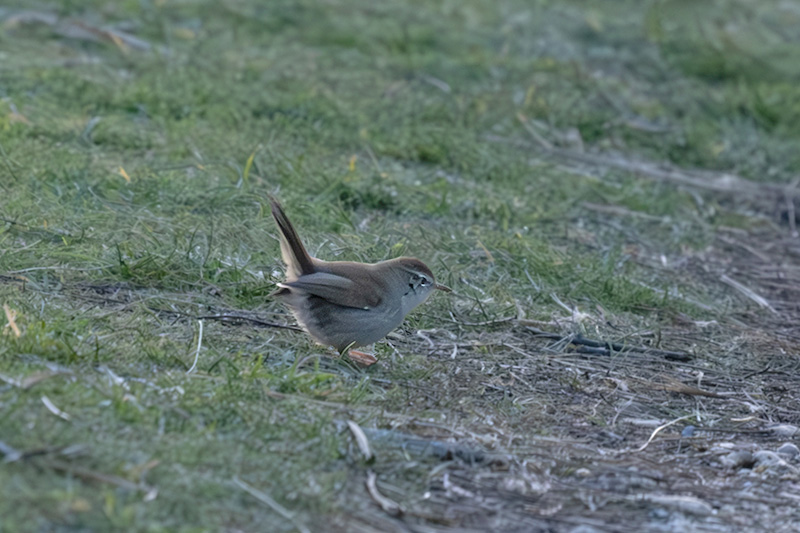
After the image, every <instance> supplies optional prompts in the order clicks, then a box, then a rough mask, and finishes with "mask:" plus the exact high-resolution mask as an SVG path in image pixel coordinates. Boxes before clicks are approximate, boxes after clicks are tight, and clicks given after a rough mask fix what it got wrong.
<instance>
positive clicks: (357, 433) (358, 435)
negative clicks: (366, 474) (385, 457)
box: [347, 420, 375, 462]
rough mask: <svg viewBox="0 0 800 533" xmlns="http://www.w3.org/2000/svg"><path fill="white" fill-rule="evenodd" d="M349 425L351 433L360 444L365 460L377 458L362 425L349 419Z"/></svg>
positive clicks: (359, 447)
mask: <svg viewBox="0 0 800 533" xmlns="http://www.w3.org/2000/svg"><path fill="white" fill-rule="evenodd" d="M347 427H348V428H349V429H350V433H352V434H353V438H355V439H356V444H357V445H358V449H359V450H360V451H361V455H363V456H364V460H365V461H367V462H369V461H372V460H373V459H375V455H374V454H373V453H372V448H370V445H369V440H368V439H367V436H366V435H365V434H364V431H363V430H362V429H361V426H359V425H358V424H356V423H355V422H354V421H352V420H348V421H347Z"/></svg>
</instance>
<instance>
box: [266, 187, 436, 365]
mask: <svg viewBox="0 0 800 533" xmlns="http://www.w3.org/2000/svg"><path fill="white" fill-rule="evenodd" d="M270 205H271V208H272V216H273V218H274V219H275V223H276V224H277V225H278V230H279V235H280V243H281V256H282V258H283V262H284V263H286V281H284V282H282V283H279V284H278V290H276V291H275V292H274V293H273V295H274V296H275V297H276V298H278V299H279V300H281V301H282V302H283V303H284V304H285V305H286V306H287V307H288V308H289V310H290V311H291V312H292V314H293V315H294V316H295V318H296V319H297V321H298V323H299V324H300V325H301V326H302V327H303V329H304V330H306V331H307V332H308V334H309V335H311V337H312V338H313V339H314V340H316V341H317V342H319V343H320V344H326V345H330V346H333V347H335V348H336V349H337V350H339V351H340V352H341V351H343V350H345V349H347V348H352V347H356V346H364V345H367V344H372V343H373V342H375V341H378V340H380V339H382V338H383V337H385V336H386V334H387V333H389V332H390V331H392V330H393V329H394V328H396V327H397V326H399V325H400V324H401V323H402V322H403V319H404V318H405V316H406V315H407V314H408V313H409V312H410V311H411V310H412V309H414V308H415V307H416V306H418V305H419V304H421V303H422V302H424V301H425V300H426V299H427V298H428V296H430V293H431V292H432V291H433V290H434V289H440V290H445V291H449V290H450V289H448V288H447V287H445V286H443V285H438V284H437V283H436V281H435V279H434V276H433V273H432V272H431V270H430V269H429V268H428V267H427V266H426V265H425V263H423V262H422V261H420V260H419V259H416V258H413V257H398V258H396V259H390V260H388V261H381V262H379V263H373V264H369V263H356V262H351V261H322V260H321V259H317V258H314V257H311V256H310V255H309V253H308V251H307V250H306V248H305V246H303V242H302V241H301V240H300V237H299V236H298V234H297V231H295V229H294V227H293V226H292V223H291V222H290V221H289V218H288V217H287V216H286V213H285V212H284V211H283V208H282V207H281V205H280V204H279V203H278V201H277V200H275V199H274V198H272V197H270Z"/></svg>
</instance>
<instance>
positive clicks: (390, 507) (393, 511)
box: [366, 470, 405, 516]
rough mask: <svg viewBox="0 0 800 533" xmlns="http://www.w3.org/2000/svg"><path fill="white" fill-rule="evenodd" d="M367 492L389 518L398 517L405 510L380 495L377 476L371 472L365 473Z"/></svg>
mask: <svg viewBox="0 0 800 533" xmlns="http://www.w3.org/2000/svg"><path fill="white" fill-rule="evenodd" d="M366 485H367V492H369V495H370V497H371V498H372V499H373V500H374V501H375V503H377V504H378V506H380V508H381V509H383V511H384V512H385V513H387V514H389V515H391V516H400V515H402V514H403V513H404V512H405V510H404V509H403V507H402V506H401V505H400V504H399V503H397V502H395V501H394V500H391V499H389V498H387V497H386V496H384V495H383V494H381V493H380V491H379V490H378V476H377V475H376V474H375V472H373V471H372V470H368V471H367V480H366Z"/></svg>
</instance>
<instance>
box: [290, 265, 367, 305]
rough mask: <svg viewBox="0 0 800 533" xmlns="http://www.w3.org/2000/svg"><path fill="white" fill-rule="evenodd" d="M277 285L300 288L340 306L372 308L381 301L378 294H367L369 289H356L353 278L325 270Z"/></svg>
mask: <svg viewBox="0 0 800 533" xmlns="http://www.w3.org/2000/svg"><path fill="white" fill-rule="evenodd" d="M278 286H279V287H286V288H289V289H296V290H300V291H303V292H305V293H307V294H311V295H313V296H317V297H319V298H323V299H324V300H327V301H328V302H330V303H332V304H336V305H341V306H342V307H354V308H356V309H373V308H375V307H377V306H378V305H379V304H380V303H381V297H380V295H378V294H375V293H374V292H373V293H372V294H367V292H371V291H358V290H357V289H355V288H354V283H353V280H351V279H348V278H345V277H343V276H337V275H336V274H329V273H327V272H315V273H313V274H305V275H303V276H300V277H299V278H298V279H296V280H295V281H287V282H284V283H279V284H278Z"/></svg>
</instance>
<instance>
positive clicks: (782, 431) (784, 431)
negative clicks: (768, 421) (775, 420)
mask: <svg viewBox="0 0 800 533" xmlns="http://www.w3.org/2000/svg"><path fill="white" fill-rule="evenodd" d="M767 430H768V431H771V432H772V433H773V434H775V435H777V436H778V437H793V436H795V435H796V434H797V431H798V429H797V426H793V425H791V424H777V425H775V426H771V427H768V428H767Z"/></svg>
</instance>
